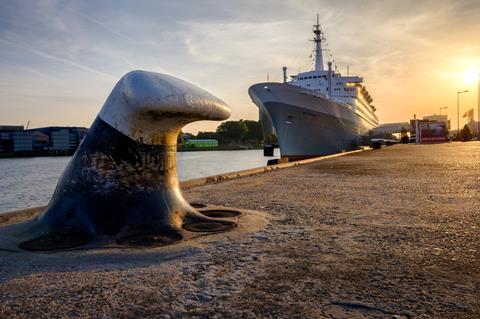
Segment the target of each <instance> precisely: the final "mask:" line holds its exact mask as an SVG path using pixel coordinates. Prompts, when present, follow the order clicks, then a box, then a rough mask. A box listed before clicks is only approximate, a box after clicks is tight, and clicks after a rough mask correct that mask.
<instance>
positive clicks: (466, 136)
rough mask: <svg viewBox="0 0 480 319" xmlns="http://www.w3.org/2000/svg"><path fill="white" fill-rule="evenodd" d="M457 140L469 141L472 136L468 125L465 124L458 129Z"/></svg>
mask: <svg viewBox="0 0 480 319" xmlns="http://www.w3.org/2000/svg"><path fill="white" fill-rule="evenodd" d="M458 138H459V140H461V141H464V142H466V141H471V140H472V138H473V134H472V131H470V128H469V127H468V125H467V124H465V126H464V127H463V128H462V129H461V130H460V134H459V135H458Z"/></svg>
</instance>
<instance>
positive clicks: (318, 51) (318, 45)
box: [313, 13, 325, 71]
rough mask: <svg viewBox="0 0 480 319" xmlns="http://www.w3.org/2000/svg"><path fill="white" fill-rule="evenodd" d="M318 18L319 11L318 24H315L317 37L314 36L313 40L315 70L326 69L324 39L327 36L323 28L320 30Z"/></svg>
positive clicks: (314, 30)
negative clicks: (324, 63) (324, 35)
mask: <svg viewBox="0 0 480 319" xmlns="http://www.w3.org/2000/svg"><path fill="white" fill-rule="evenodd" d="M318 19H319V16H318V13H317V24H315V25H314V26H313V33H314V34H315V38H313V42H315V71H324V68H323V55H322V41H323V40H325V38H324V37H323V32H322V30H320V23H319V21H318Z"/></svg>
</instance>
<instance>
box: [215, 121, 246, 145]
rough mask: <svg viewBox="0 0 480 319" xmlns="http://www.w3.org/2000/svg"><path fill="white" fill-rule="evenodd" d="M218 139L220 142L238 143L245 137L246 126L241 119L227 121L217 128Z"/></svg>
mask: <svg viewBox="0 0 480 319" xmlns="http://www.w3.org/2000/svg"><path fill="white" fill-rule="evenodd" d="M217 133H218V140H219V142H220V143H221V144H232V143H239V142H241V141H243V140H244V139H245V136H246V135H247V133H248V127H247V125H246V124H245V123H244V122H243V121H241V120H240V121H227V122H223V123H222V124H220V126H219V127H218V128H217Z"/></svg>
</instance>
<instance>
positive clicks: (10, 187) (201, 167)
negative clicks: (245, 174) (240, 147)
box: [0, 150, 279, 213]
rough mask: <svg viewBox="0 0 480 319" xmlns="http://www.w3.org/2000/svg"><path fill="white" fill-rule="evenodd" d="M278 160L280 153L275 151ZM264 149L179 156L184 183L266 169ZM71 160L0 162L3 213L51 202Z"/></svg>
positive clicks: (178, 165) (0, 203)
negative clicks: (243, 171) (239, 171)
mask: <svg viewBox="0 0 480 319" xmlns="http://www.w3.org/2000/svg"><path fill="white" fill-rule="evenodd" d="M275 151H276V152H275V155H276V156H275V157H278V155H279V154H278V150H275ZM268 159H269V158H267V157H264V156H263V151H262V150H245V151H206V152H179V153H177V171H178V177H179V179H180V180H181V181H183V180H188V179H192V178H199V177H204V176H210V175H217V174H221V173H227V172H232V171H238V170H243V169H248V168H253V167H259V166H264V165H266V163H267V160H268ZM69 160H70V157H34V158H4V159H0V213H1V212H6V211H11V210H15V209H21V208H27V207H35V206H41V205H45V204H47V203H48V201H49V199H50V197H51V196H52V194H53V191H54V190H55V186H56V184H57V181H58V179H59V177H60V175H61V174H62V172H63V170H64V168H65V166H66V165H67V164H68V161H69Z"/></svg>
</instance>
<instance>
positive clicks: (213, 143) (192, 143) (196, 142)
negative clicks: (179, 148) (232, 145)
mask: <svg viewBox="0 0 480 319" xmlns="http://www.w3.org/2000/svg"><path fill="white" fill-rule="evenodd" d="M184 145H185V147H218V141H217V140H214V139H190V140H187V141H185V144H184Z"/></svg>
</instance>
